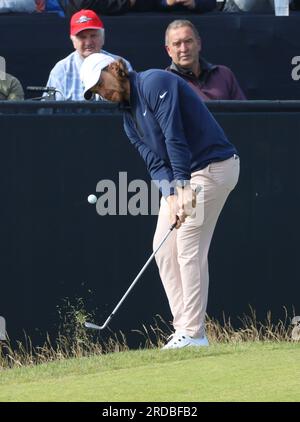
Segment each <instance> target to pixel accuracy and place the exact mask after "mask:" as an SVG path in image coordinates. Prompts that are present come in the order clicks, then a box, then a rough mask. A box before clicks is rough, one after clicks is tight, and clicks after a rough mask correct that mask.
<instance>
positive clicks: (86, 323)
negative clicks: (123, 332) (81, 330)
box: [84, 322, 103, 330]
mask: <svg viewBox="0 0 300 422" xmlns="http://www.w3.org/2000/svg"><path fill="white" fill-rule="evenodd" d="M84 326H85V328H91V329H92V330H102V329H103V328H102V327H100V325H96V324H93V323H92V322H85V323H84Z"/></svg>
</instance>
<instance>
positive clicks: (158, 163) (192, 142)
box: [124, 69, 237, 196]
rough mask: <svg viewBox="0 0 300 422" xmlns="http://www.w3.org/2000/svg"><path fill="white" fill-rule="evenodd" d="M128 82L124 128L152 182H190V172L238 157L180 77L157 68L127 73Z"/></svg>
mask: <svg viewBox="0 0 300 422" xmlns="http://www.w3.org/2000/svg"><path fill="white" fill-rule="evenodd" d="M129 77H130V111H125V113H124V128H125V132H126V134H127V136H128V138H129V139H130V141H131V142H132V144H133V145H134V146H135V147H136V148H137V150H138V151H139V153H140V155H141V156H142V158H143V159H144V161H145V163H146V165H147V168H148V171H149V173H150V175H151V178H152V179H153V180H154V181H159V182H161V181H162V180H168V181H169V182H173V181H177V180H180V181H184V180H190V178H191V173H192V172H194V171H197V170H201V169H203V168H204V167H206V166H207V165H208V164H209V163H211V162H213V161H222V160H226V159H227V158H229V157H231V156H232V155H233V154H235V153H236V152H237V151H236V149H235V147H234V146H233V145H232V144H231V143H230V142H229V141H228V140H227V138H226V136H225V134H224V132H223V130H222V129H221V127H220V126H219V125H218V123H217V122H216V120H215V119H214V117H213V116H212V114H211V113H210V112H209V111H208V109H207V108H206V106H205V104H204V103H203V101H202V100H201V98H200V97H199V96H198V95H197V93H196V92H195V91H194V90H193V89H192V88H191V87H190V86H189V85H188V84H187V82H185V81H184V80H183V79H182V78H180V77H179V76H177V75H175V74H173V73H170V72H167V71H164V70H156V69H152V70H147V71H146V72H140V73H136V72H130V74H129ZM162 193H163V195H164V196H168V195H169V194H170V191H169V190H165V191H164V189H163V188H162Z"/></svg>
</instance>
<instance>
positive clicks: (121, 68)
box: [116, 59, 129, 81]
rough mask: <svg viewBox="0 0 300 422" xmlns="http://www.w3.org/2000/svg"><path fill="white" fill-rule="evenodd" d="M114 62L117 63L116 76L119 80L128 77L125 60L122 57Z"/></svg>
mask: <svg viewBox="0 0 300 422" xmlns="http://www.w3.org/2000/svg"><path fill="white" fill-rule="evenodd" d="M116 63H117V72H118V77H119V79H120V81H124V80H125V79H128V77H129V71H128V68H127V65H126V63H125V61H124V60H123V59H118V60H116Z"/></svg>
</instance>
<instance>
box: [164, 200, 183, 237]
mask: <svg viewBox="0 0 300 422" xmlns="http://www.w3.org/2000/svg"><path fill="white" fill-rule="evenodd" d="M167 202H168V205H169V221H170V225H171V226H172V225H173V224H175V223H176V226H175V227H176V229H179V227H180V226H181V222H180V220H179V218H178V216H177V196H176V195H170V196H168V197H167Z"/></svg>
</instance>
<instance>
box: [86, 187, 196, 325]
mask: <svg viewBox="0 0 300 422" xmlns="http://www.w3.org/2000/svg"><path fill="white" fill-rule="evenodd" d="M200 190H201V186H197V188H196V189H195V193H196V195H197V194H198V192H200ZM178 218H179V217H177V220H178ZM177 220H176V223H173V224H172V225H171V226H170V227H169V229H168V231H167V233H166V234H165V235H164V237H163V239H162V240H161V242H160V243H159V245H158V246H157V248H156V249H155V250H154V251H153V253H152V254H151V256H150V257H149V258H148V260H147V262H146V264H145V265H144V266H143V268H142V269H141V271H140V272H139V273H138V275H137V276H136V278H135V279H134V280H133V282H132V283H131V285H130V286H129V287H128V289H127V290H126V292H125V294H124V296H123V297H122V298H121V300H120V301H119V303H118V304H117V306H116V307H115V309H114V310H113V311H112V313H111V314H110V316H109V317H108V318H107V320H106V321H105V322H104V324H103V325H96V324H93V323H92V322H85V323H84V325H85V327H86V328H91V329H93V330H104V328H106V327H107V325H108V324H109V322H110V321H111V319H112V318H113V316H114V315H115V314H116V312H117V310H118V309H119V308H120V306H121V305H122V303H123V302H124V300H125V299H126V297H127V296H128V294H129V293H130V291H131V290H132V289H133V287H134V286H135V285H136V283H137V282H138V281H139V279H140V278H141V276H142V274H143V273H144V271H145V270H146V268H147V267H148V265H149V264H150V262H151V261H152V259H153V258H154V256H155V255H156V253H157V252H158V251H159V249H160V248H161V246H162V245H163V244H164V242H165V241H166V240H167V238H168V237H169V235H170V233H171V232H172V231H173V230H174V228H175V227H176V224H177Z"/></svg>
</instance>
